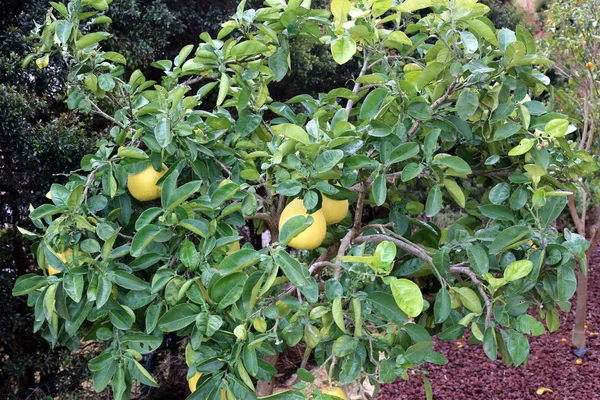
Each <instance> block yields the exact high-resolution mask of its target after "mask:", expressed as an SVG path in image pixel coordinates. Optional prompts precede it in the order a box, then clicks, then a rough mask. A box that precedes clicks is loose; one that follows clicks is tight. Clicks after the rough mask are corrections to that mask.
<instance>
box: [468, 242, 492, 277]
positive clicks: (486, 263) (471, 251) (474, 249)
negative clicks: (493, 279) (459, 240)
mask: <svg viewBox="0 0 600 400" xmlns="http://www.w3.org/2000/svg"><path fill="white" fill-rule="evenodd" d="M467 256H468V257H469V263H470V264H471V268H472V269H473V271H475V272H476V273H477V274H478V275H480V276H481V275H483V274H487V272H488V271H489V269H490V260H489V258H488V255H487V253H486V252H485V250H484V249H483V248H482V247H480V246H478V245H473V246H470V247H469V248H467Z"/></svg>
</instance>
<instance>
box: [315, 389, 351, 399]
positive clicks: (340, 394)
mask: <svg viewBox="0 0 600 400" xmlns="http://www.w3.org/2000/svg"><path fill="white" fill-rule="evenodd" d="M321 392H323V394H327V395H329V396H335V397H339V398H340V399H342V400H347V399H348V398H347V397H346V393H344V390H342V388H339V387H332V388H327V389H322V390H321Z"/></svg>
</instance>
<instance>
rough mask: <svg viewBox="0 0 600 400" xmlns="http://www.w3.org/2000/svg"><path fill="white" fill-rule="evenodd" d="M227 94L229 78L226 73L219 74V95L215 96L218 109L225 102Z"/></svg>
mask: <svg viewBox="0 0 600 400" xmlns="http://www.w3.org/2000/svg"><path fill="white" fill-rule="evenodd" d="M228 92H229V76H228V75H227V73H226V72H221V79H220V80H219V94H218V95H217V107H219V106H220V105H221V104H223V102H224V101H225V97H227V93H228Z"/></svg>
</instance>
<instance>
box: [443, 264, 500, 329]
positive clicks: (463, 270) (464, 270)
mask: <svg viewBox="0 0 600 400" xmlns="http://www.w3.org/2000/svg"><path fill="white" fill-rule="evenodd" d="M466 265H467V263H466V262H464V263H460V264H456V265H453V266H451V267H450V272H452V273H455V274H463V275H467V276H468V277H469V278H471V282H473V283H474V284H475V285H476V286H477V290H478V291H479V294H480V295H481V297H483V301H484V303H485V307H486V312H485V327H486V328H487V327H488V326H489V325H490V322H492V303H491V302H490V297H489V296H488V294H487V292H486V291H485V288H484V286H483V283H482V282H481V281H480V280H479V278H477V275H475V272H473V271H472V270H471V269H470V268H469V267H467V266H466Z"/></svg>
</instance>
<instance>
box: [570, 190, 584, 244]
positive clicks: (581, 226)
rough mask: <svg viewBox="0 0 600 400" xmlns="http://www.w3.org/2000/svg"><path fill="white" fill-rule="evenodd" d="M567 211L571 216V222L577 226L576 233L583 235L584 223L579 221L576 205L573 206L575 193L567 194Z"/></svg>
mask: <svg viewBox="0 0 600 400" xmlns="http://www.w3.org/2000/svg"><path fill="white" fill-rule="evenodd" d="M569 213H570V214H571V218H572V219H573V223H574V224H575V227H576V228H577V233H579V234H580V235H583V236H585V225H584V224H583V223H582V222H581V218H579V214H577V207H576V206H575V195H574V194H573V195H571V196H569Z"/></svg>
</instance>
